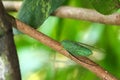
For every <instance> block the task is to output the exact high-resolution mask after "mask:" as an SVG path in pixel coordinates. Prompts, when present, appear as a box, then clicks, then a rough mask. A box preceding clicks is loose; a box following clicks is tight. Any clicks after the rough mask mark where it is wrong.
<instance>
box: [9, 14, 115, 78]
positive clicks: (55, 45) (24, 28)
mask: <svg viewBox="0 0 120 80" xmlns="http://www.w3.org/2000/svg"><path fill="white" fill-rule="evenodd" d="M8 17H10V16H8ZM10 18H11V17H10ZM11 22H12V24H13V26H14V27H15V28H17V29H18V30H19V31H21V32H23V33H25V34H27V35H29V36H31V37H33V38H34V39H36V40H38V41H40V42H41V43H43V44H45V45H47V46H49V47H50V48H52V49H54V50H56V51H58V52H59V53H61V54H63V55H64V56H66V57H68V58H70V59H72V60H73V61H75V62H76V63H78V64H80V65H82V66H83V67H85V68H87V69H89V70H90V71H92V72H94V73H95V74H96V75H97V76H98V77H100V78H101V79H103V80H117V79H116V78H115V77H114V76H112V75H111V74H110V73H108V72H107V71H106V70H104V69H103V68H102V67H100V66H99V65H98V64H96V63H94V62H93V61H91V60H90V59H88V58H86V57H79V58H76V57H74V56H72V55H70V54H69V53H68V52H67V51H66V50H65V49H64V48H63V47H62V46H61V44H60V43H59V42H57V41H55V40H53V39H51V38H50V37H48V36H46V35H45V34H43V33H41V32H39V31H37V30H36V29H33V28H32V27H30V26H28V25H26V24H24V23H22V22H21V21H19V20H17V19H14V18H13V17H12V20H11ZM15 23H16V24H15Z"/></svg>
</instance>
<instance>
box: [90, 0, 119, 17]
mask: <svg viewBox="0 0 120 80" xmlns="http://www.w3.org/2000/svg"><path fill="white" fill-rule="evenodd" d="M91 3H92V5H93V7H94V8H95V9H96V10H97V11H98V12H100V13H102V14H105V15H108V14H111V13H114V12H115V11H117V10H118V9H119V8H120V2H119V0H91Z"/></svg>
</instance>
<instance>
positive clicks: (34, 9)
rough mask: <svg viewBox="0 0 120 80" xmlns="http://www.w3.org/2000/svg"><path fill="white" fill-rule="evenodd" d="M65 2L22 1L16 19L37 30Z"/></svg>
mask: <svg viewBox="0 0 120 80" xmlns="http://www.w3.org/2000/svg"><path fill="white" fill-rule="evenodd" d="M64 1H65V0H24V2H23V4H22V7H21V9H20V11H19V13H18V19H19V20H21V21H23V22H24V23H26V24H28V25H30V26H32V27H33V28H38V27H39V26H40V25H41V24H42V23H43V22H44V21H45V20H46V19H47V17H48V16H49V15H50V14H51V13H52V12H53V11H54V10H55V9H56V8H58V7H59V6H60V5H61V4H62V3H63V2H64Z"/></svg>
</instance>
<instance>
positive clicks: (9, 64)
mask: <svg viewBox="0 0 120 80" xmlns="http://www.w3.org/2000/svg"><path fill="white" fill-rule="evenodd" d="M0 80H21V75H20V69H19V62H18V57H17V51H16V47H15V44H14V39H13V33H12V24H11V22H10V21H9V19H8V18H7V13H6V12H5V10H4V7H3V5H2V2H1V0H0Z"/></svg>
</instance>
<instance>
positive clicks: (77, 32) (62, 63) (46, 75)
mask: <svg viewBox="0 0 120 80" xmlns="http://www.w3.org/2000/svg"><path fill="white" fill-rule="evenodd" d="M64 5H69V6H74V7H84V8H92V7H91V5H90V4H89V2H87V0H67V1H66V2H65V3H64ZM10 14H12V15H13V16H16V13H13V12H10ZM38 30H39V31H41V32H43V33H44V34H46V35H48V36H50V37H51V38H53V39H55V40H57V41H62V40H64V39H67V40H72V41H78V42H82V43H85V44H89V45H93V46H95V47H97V48H99V49H100V50H102V53H96V54H95V55H93V56H92V57H90V58H91V59H92V60H94V61H95V62H96V63H98V64H100V65H101V66H102V67H104V68H105V69H106V70H108V71H109V72H110V73H112V74H113V75H115V76H116V77H118V78H120V27H119V26H115V25H104V24H99V23H93V22H88V21H82V20H72V19H63V18H58V17H54V16H51V17H49V18H48V19H47V20H46V21H45V22H44V24H43V25H42V26H41V27H40V28H39V29H38ZM14 39H15V43H16V47H17V52H18V55H19V61H20V68H21V73H22V79H23V80H100V79H99V78H98V77H97V76H96V75H95V74H94V73H92V72H90V71H89V70H87V69H85V68H83V67H82V66H80V65H78V64H76V63H75V62H73V61H72V60H70V59H68V58H66V57H65V56H63V55H61V54H59V53H58V52H56V51H54V50H52V49H51V48H49V47H47V46H45V45H43V44H41V43H40V42H38V41H36V40H35V39H33V38H31V37H29V36H27V35H25V34H17V35H15V36H14Z"/></svg>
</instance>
